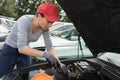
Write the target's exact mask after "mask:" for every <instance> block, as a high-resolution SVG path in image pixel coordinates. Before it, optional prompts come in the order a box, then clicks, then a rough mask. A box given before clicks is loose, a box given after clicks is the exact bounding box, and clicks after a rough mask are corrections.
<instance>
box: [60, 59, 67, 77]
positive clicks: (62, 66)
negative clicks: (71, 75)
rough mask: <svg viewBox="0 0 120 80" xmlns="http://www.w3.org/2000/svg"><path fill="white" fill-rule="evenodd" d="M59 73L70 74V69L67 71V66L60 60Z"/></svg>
mask: <svg viewBox="0 0 120 80" xmlns="http://www.w3.org/2000/svg"><path fill="white" fill-rule="evenodd" d="M58 65H59V66H58V68H59V69H58V71H59V72H61V73H63V74H66V75H67V74H68V69H67V66H66V65H65V64H63V63H61V61H60V60H59V59H58Z"/></svg>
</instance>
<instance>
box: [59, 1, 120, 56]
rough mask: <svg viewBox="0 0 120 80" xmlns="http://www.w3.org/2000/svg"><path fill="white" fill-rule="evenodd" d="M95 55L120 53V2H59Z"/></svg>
mask: <svg viewBox="0 0 120 80" xmlns="http://www.w3.org/2000/svg"><path fill="white" fill-rule="evenodd" d="M57 2H58V3H59V4H60V6H61V7H62V9H63V10H64V11H65V12H66V14H67V16H68V17H69V19H71V21H72V22H73V24H74V25H75V27H76V29H77V30H78V32H79V33H80V35H81V36H82V37H83V39H84V40H85V42H86V44H87V46H88V47H89V49H90V50H91V51H92V53H93V55H95V56H96V55H97V54H98V53H99V52H118V53H119V52H120V1H119V0H57Z"/></svg>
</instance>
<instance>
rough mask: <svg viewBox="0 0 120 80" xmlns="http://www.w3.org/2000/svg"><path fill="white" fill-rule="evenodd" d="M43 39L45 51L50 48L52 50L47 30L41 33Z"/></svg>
mask: <svg viewBox="0 0 120 80" xmlns="http://www.w3.org/2000/svg"><path fill="white" fill-rule="evenodd" d="M43 37H44V42H45V45H46V48H47V51H49V50H50V49H51V48H53V45H52V41H51V37H50V33H49V30H47V31H44V32H43Z"/></svg>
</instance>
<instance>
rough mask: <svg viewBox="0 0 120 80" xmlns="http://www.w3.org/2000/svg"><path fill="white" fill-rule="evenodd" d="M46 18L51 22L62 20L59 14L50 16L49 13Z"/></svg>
mask: <svg viewBox="0 0 120 80" xmlns="http://www.w3.org/2000/svg"><path fill="white" fill-rule="evenodd" d="M45 17H46V19H47V20H48V21H50V22H57V21H60V19H59V17H57V16H48V15H45Z"/></svg>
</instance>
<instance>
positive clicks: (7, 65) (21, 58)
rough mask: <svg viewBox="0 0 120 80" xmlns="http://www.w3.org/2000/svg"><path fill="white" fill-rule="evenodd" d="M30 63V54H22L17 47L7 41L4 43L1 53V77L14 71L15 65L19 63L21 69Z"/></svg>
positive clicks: (18, 66)
mask: <svg viewBox="0 0 120 80" xmlns="http://www.w3.org/2000/svg"><path fill="white" fill-rule="evenodd" d="M30 64H31V59H30V57H29V56H27V55H24V54H20V53H19V52H18V49H17V48H12V47H11V46H9V45H7V44H6V43H5V44H4V46H3V49H2V51H1V53H0V77H2V76H4V75H5V74H6V73H8V72H10V71H12V70H13V69H14V66H15V65H17V68H18V69H19V68H22V67H26V66H29V65H30Z"/></svg>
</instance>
